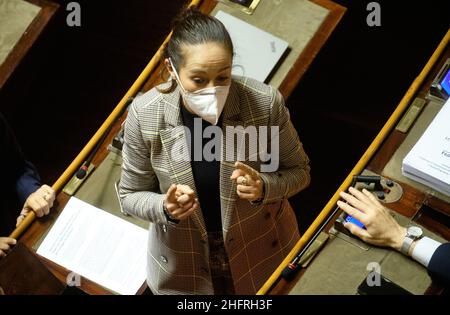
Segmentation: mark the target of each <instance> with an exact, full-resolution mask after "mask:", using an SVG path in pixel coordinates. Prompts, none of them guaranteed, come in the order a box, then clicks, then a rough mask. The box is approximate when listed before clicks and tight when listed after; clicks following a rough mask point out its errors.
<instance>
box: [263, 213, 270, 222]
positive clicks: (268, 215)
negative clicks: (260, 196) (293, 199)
mask: <svg viewBox="0 0 450 315" xmlns="http://www.w3.org/2000/svg"><path fill="white" fill-rule="evenodd" d="M264 217H265V218H266V220H269V219H270V212H269V211H267V212H266V214H265V215H264Z"/></svg>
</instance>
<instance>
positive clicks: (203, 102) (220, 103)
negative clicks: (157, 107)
mask: <svg viewBox="0 0 450 315" xmlns="http://www.w3.org/2000/svg"><path fill="white" fill-rule="evenodd" d="M169 62H170V65H171V66H172V69H173V72H174V73H175V76H176V79H177V81H178V84H179V85H180V88H181V93H182V95H183V99H184V101H185V103H186V104H187V105H188V106H189V108H190V109H191V110H192V111H193V112H194V113H195V114H197V115H198V116H200V117H201V118H202V119H204V120H206V121H207V122H209V123H210V124H212V125H217V122H218V121H219V117H220V114H221V113H222V110H223V107H224V106H225V102H226V100H227V96H228V92H229V90H230V86H229V85H226V86H214V87H210V88H205V89H201V90H198V91H195V92H188V91H186V90H185V88H184V87H183V85H182V84H181V80H180V77H179V76H178V73H177V70H176V69H175V67H174V66H173V63H172V60H171V59H170V58H169Z"/></svg>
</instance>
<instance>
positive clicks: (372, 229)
mask: <svg viewBox="0 0 450 315" xmlns="http://www.w3.org/2000/svg"><path fill="white" fill-rule="evenodd" d="M349 192H350V194H349V193H346V192H340V196H341V197H342V198H343V199H344V200H345V201H347V202H348V203H344V202H342V201H338V203H337V204H338V206H339V207H340V208H341V209H342V210H343V211H345V212H346V213H347V214H348V215H350V216H352V217H353V218H355V219H356V220H358V221H360V222H361V223H363V224H364V225H365V227H366V228H365V229H363V228H360V227H359V226H356V225H355V224H353V223H349V222H346V223H345V225H344V226H345V227H346V228H347V229H348V230H349V231H350V232H351V233H352V234H353V235H356V236H358V237H359V238H361V239H362V240H363V241H365V242H367V243H369V244H373V245H377V246H381V247H390V248H393V249H395V250H397V251H399V252H402V253H403V254H405V255H408V256H409V257H411V258H412V259H414V260H416V261H417V262H419V263H420V264H422V265H423V266H425V267H426V268H427V270H428V273H429V274H430V276H431V277H432V278H433V280H437V281H439V282H441V283H442V284H444V285H446V286H448V285H450V243H445V244H441V243H440V242H437V241H435V240H433V239H431V238H428V237H422V231H421V229H420V228H418V227H414V226H410V227H408V228H406V227H403V226H401V225H400V224H399V223H398V222H397V221H396V220H395V219H394V218H393V217H392V215H391V214H390V213H389V210H388V209H387V208H385V207H384V206H383V205H382V204H381V203H380V202H379V201H378V200H377V199H376V198H375V196H374V195H373V194H372V193H371V192H369V191H367V190H365V189H363V190H362V192H361V191H359V190H357V189H355V188H353V187H351V188H350V189H349Z"/></svg>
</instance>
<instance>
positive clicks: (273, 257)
mask: <svg viewBox="0 0 450 315" xmlns="http://www.w3.org/2000/svg"><path fill="white" fill-rule="evenodd" d="M166 84H167V83H164V84H163V85H161V86H160V88H165V87H167V85H166ZM180 104H181V103H180V90H179V87H177V88H176V89H175V90H174V91H173V92H171V93H167V94H163V93H160V92H159V91H158V90H157V89H156V88H153V89H152V90H150V91H148V92H147V93H145V94H144V95H142V96H140V97H138V98H136V99H135V100H134V102H133V104H132V105H131V107H130V110H129V113H128V117H127V119H126V123H125V138H124V139H125V142H124V146H123V164H122V175H121V180H120V198H121V202H122V206H123V209H124V210H125V211H126V212H128V213H130V214H131V215H134V216H137V217H139V218H142V219H144V220H148V221H150V226H149V235H148V249H147V252H148V265H147V277H148V278H147V283H148V285H149V287H150V289H151V290H152V291H153V293H155V294H214V290H213V286H212V282H211V275H210V269H209V247H208V237H207V232H206V229H205V223H204V220H203V216H202V212H204V211H209V210H208V209H202V208H201V200H199V201H200V209H199V210H197V211H196V212H194V213H193V214H192V215H191V216H190V217H189V218H188V219H187V220H184V221H181V222H180V223H178V224H176V223H172V222H170V221H167V219H166V217H165V215H164V212H163V200H164V194H165V192H166V191H167V190H168V188H169V187H170V185H171V184H185V185H189V186H190V187H191V188H192V189H194V191H195V182H194V178H193V174H192V169H191V165H190V162H189V161H188V158H187V159H180V158H179V156H178V157H177V156H174V155H173V152H174V151H173V150H174V149H175V146H176V144H177V143H178V144H179V143H180V140H181V141H183V142H184V143H186V138H185V136H186V135H185V128H184V126H183V123H182V120H181V116H180ZM222 115H223V121H222V129H223V130H225V128H226V126H243V127H244V128H246V127H247V126H256V127H259V126H279V146H280V148H279V151H280V152H279V169H278V171H276V172H271V173H261V177H262V179H263V181H264V187H265V195H264V199H263V201H262V203H259V204H252V203H250V202H249V201H247V200H243V199H240V198H239V197H238V196H237V194H236V184H235V183H234V182H233V181H231V180H230V176H231V174H232V172H233V171H234V169H235V168H234V161H229V159H225V156H226V154H227V152H226V148H224V146H223V145H222V148H223V149H222V150H221V156H222V159H221V161H220V196H217V198H220V201H221V216H222V225H223V237H224V243H225V244H224V245H225V249H226V252H227V254H228V258H229V263H230V269H231V273H232V277H233V282H234V287H235V291H236V293H237V294H255V293H256V292H257V291H258V289H259V288H260V287H261V286H262V285H263V284H264V282H265V281H266V280H267V279H268V277H269V276H270V275H271V274H272V273H273V271H274V270H275V268H276V267H277V266H278V265H279V264H280V263H281V261H282V260H283V259H284V258H285V257H286V255H287V254H288V253H289V251H290V250H291V249H292V247H293V246H294V245H295V243H296V242H297V241H298V239H299V237H300V236H299V231H298V226H297V221H296V217H295V214H294V212H293V210H292V208H291V207H290V205H289V202H288V200H287V198H289V197H291V196H293V195H294V194H296V193H298V192H299V191H301V190H302V189H304V188H305V187H307V186H308V185H309V182H310V176H309V170H310V168H309V165H308V163H309V160H308V157H307V155H306V154H305V152H304V150H303V147H302V144H301V142H300V140H299V138H298V135H297V132H296V130H295V128H294V127H293V125H292V123H291V121H290V118H289V117H290V116H289V111H288V109H287V108H286V107H285V106H284V100H283V97H282V96H281V94H280V93H279V92H278V90H276V89H274V88H273V87H271V86H268V85H266V84H263V83H261V82H258V81H256V80H253V79H250V78H244V77H233V80H232V84H231V87H230V92H229V95H228V98H227V101H226V104H225V107H224V110H223V113H222ZM258 132H259V131H258ZM225 138H226V133H225V132H224V133H223V137H222V144H224V143H226V139H225ZM267 139H268V142H270V141H271V137H270V136H269V137H267ZM268 147H269V148H270V144H268ZM233 149H236V148H233ZM235 151H237V150H235ZM175 152H176V151H175ZM186 154H188V153H186ZM251 160H252V161H251ZM243 162H244V163H246V164H248V165H249V166H251V167H253V168H255V169H256V170H258V171H259V170H260V165H261V163H263V162H262V161H261V160H260V159H259V158H258V159H256V161H255V159H249V158H248V156H246V161H243Z"/></svg>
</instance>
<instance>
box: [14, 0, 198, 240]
mask: <svg viewBox="0 0 450 315" xmlns="http://www.w3.org/2000/svg"><path fill="white" fill-rule="evenodd" d="M201 2H202V0H192V1H191V2H190V4H189V7H191V6H198V5H199V4H200V3H201ZM171 35H172V32H170V33H169V35H167V37H166V39H165V40H164V42H163V43H162V45H161V46H160V47H159V49H158V50H157V51H156V53H155V54H154V55H153V57H152V59H151V60H150V62H149V63H148V64H147V66H146V67H145V68H144V70H143V71H142V72H141V74H140V75H139V77H138V78H137V79H136V81H135V82H134V83H133V85H132V86H131V87H130V89H129V90H128V91H127V93H125V95H124V96H123V97H122V99H121V100H120V102H119V104H117V106H116V107H115V108H114V110H113V111H112V112H111V114H110V115H109V116H108V118H107V119H106V120H105V121H104V122H103V124H102V125H101V126H100V128H99V129H98V130H97V132H96V133H95V134H94V136H93V137H92V138H91V139H90V140H89V142H88V143H87V144H86V145H85V147H84V148H83V149H82V150H81V152H80V153H79V154H78V155H77V157H76V158H75V159H74V160H73V161H72V163H70V165H69V166H68V167H67V169H66V170H65V171H64V173H63V174H62V175H61V176H60V177H59V178H58V180H57V181H56V182H55V183H54V184H53V185H52V188H53V190H55V192H56V193H57V194H58V193H59V192H60V191H61V190H62V189H63V187H64V185H65V184H66V183H67V182H68V181H69V180H70V178H71V177H72V176H73V174H74V173H75V172H76V171H77V170H78V168H79V167H80V166H81V164H82V163H84V161H85V160H86V159H87V157H88V156H89V154H90V153H91V151H92V150H93V149H94V147H95V146H96V144H97V142H98V141H99V140H100V138H101V137H102V136H103V135H104V133H105V132H107V131H108V128H109V127H110V126H111V124H113V123H114V122H115V121H116V120H117V119H118V118H119V116H120V114H121V113H123V110H124V107H125V105H126V103H127V100H128V99H129V98H130V97H132V96H135V95H136V94H137V93H138V92H139V90H140V88H141V87H142V86H143V85H144V83H145V82H146V80H147V79H148V77H149V76H150V75H151V73H152V71H153V70H154V69H155V67H156V66H157V65H158V63H159V60H160V57H161V54H162V51H163V49H164V46H165V44H166V43H167V42H168V41H169V39H170V36H171ZM34 219H35V215H34V213H29V214H28V215H27V217H26V218H25V219H24V220H23V221H22V223H21V224H20V225H19V226H18V227H17V228H16V229H14V231H13V232H12V233H11V234H10V236H11V237H12V236H14V238H18V237H20V235H22V233H23V232H24V231H26V229H27V228H28V227H29V226H30V225H31V223H33V221H34Z"/></svg>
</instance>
